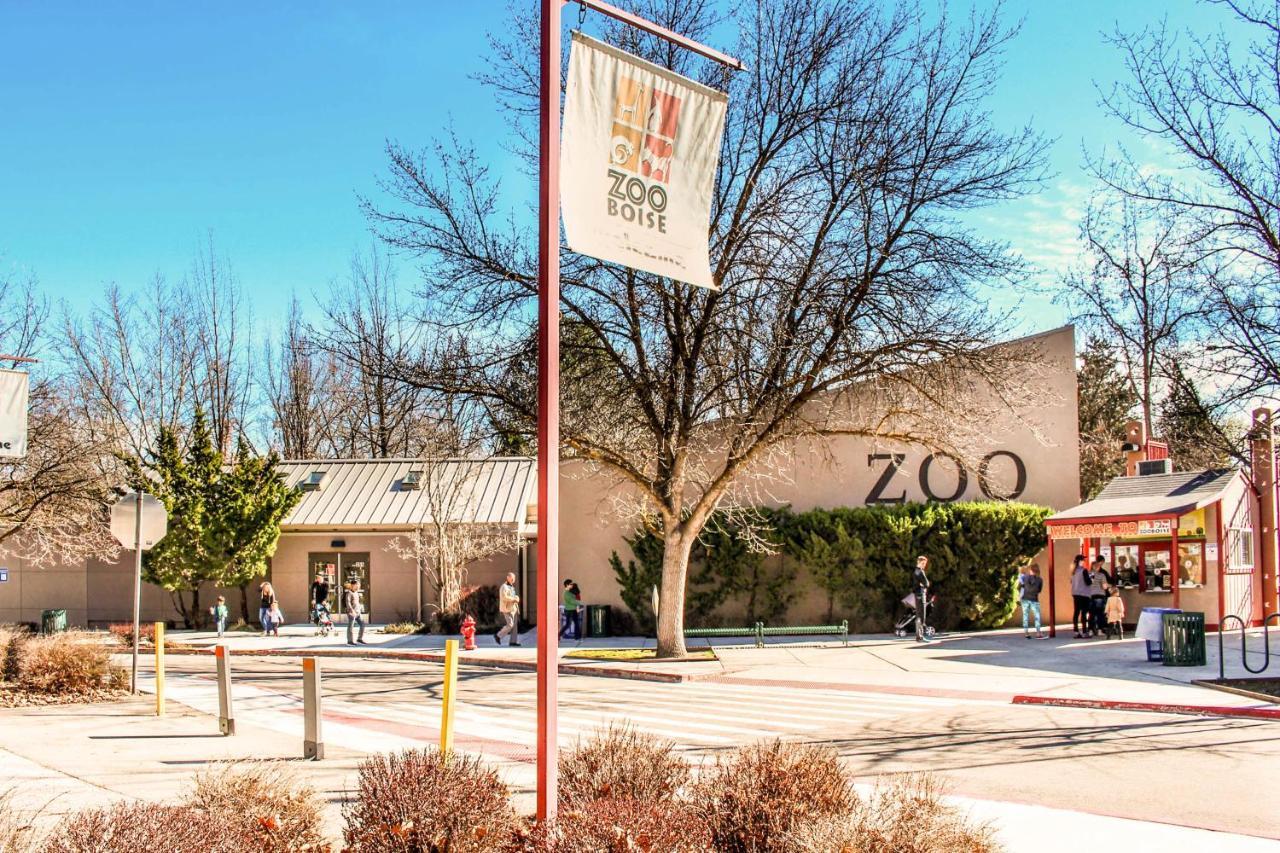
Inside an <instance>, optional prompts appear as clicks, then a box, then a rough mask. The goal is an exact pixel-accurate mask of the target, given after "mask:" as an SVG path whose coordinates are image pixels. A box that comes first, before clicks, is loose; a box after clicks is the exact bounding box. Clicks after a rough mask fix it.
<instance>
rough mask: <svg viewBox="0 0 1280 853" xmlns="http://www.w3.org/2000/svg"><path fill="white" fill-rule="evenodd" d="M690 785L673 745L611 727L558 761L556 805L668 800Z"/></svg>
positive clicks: (579, 805) (686, 771)
mask: <svg viewBox="0 0 1280 853" xmlns="http://www.w3.org/2000/svg"><path fill="white" fill-rule="evenodd" d="M688 782H689V763H688V762H687V761H685V759H684V757H683V756H681V755H680V754H678V753H677V752H676V751H675V744H674V743H673V742H671V741H668V740H663V739H661V738H657V737H654V736H653V735H650V734H646V733H644V732H639V731H636V730H635V729H633V728H631V727H630V726H626V725H623V726H614V725H610V726H609V727H608V728H606V729H604V730H603V731H601V732H598V733H597V734H596V735H595V736H594V737H592V738H591V739H590V740H589V741H587V742H586V743H582V744H579V745H578V746H577V747H576V748H575V749H574V750H573V751H571V752H570V753H569V754H568V755H566V756H564V757H563V758H561V760H560V785H559V796H560V805H561V807H563V808H570V809H572V808H577V807H581V806H582V805H584V804H586V803H589V802H591V801H592V800H599V799H605V798H608V797H613V798H622V799H629V800H640V801H643V802H649V803H653V802H658V801H661V800H671V799H674V798H675V796H676V794H677V793H678V792H679V791H680V789H681V788H683V787H684V786H685V785H686V784H688Z"/></svg>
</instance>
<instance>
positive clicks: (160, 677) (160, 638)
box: [155, 622, 164, 717]
mask: <svg viewBox="0 0 1280 853" xmlns="http://www.w3.org/2000/svg"><path fill="white" fill-rule="evenodd" d="M155 646H156V716H157V717H163V716H164V623H163V622H157V623H156V631H155Z"/></svg>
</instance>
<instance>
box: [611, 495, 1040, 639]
mask: <svg viewBox="0 0 1280 853" xmlns="http://www.w3.org/2000/svg"><path fill="white" fill-rule="evenodd" d="M757 512H758V514H759V516H760V522H761V524H762V525H763V526H765V527H766V528H769V529H770V530H771V531H772V532H771V534H770V537H771V539H772V540H773V541H774V542H775V543H776V548H777V550H778V551H780V555H778V556H772V555H765V554H762V553H759V552H756V551H752V550H751V549H749V548H747V546H746V544H745V542H744V541H743V537H742V536H741V535H740V532H739V531H738V530H737V529H736V528H735V527H734V525H733V524H732V523H730V522H728V521H727V520H725V519H724V518H723V517H722V516H717V517H716V518H714V519H713V520H712V522H710V523H709V524H708V526H707V528H706V530H704V531H703V533H702V535H701V536H700V537H699V541H698V544H697V545H695V547H694V548H693V551H692V552H691V554H690V561H689V585H688V605H687V609H686V611H685V619H686V624H688V625H690V626H695V625H698V624H703V623H706V622H708V621H713V622H722V621H724V619H723V618H717V617H716V616H715V614H716V612H717V611H718V610H719V609H720V608H721V607H722V606H724V605H726V604H727V605H729V606H733V607H735V608H740V609H741V612H742V615H741V616H740V617H739V616H734V617H731V618H730V620H729V621H736V620H738V619H741V620H744V621H745V622H746V623H748V624H749V623H750V622H754V621H755V620H756V619H760V620H763V621H764V622H766V623H770V622H772V623H774V624H786V622H787V609H788V608H789V607H790V605H791V604H792V602H793V601H794V600H795V599H796V598H797V597H798V596H799V594H800V593H801V592H802V591H803V585H804V584H813V586H814V587H816V588H817V589H820V590H822V591H823V592H824V593H825V594H826V596H827V604H828V614H827V621H828V622H835V621H838V620H840V619H848V620H849V622H850V623H851V625H852V626H853V629H854V630H855V631H859V630H872V631H885V630H888V629H889V628H890V627H891V626H892V622H893V618H894V616H895V614H896V613H897V612H898V610H899V609H900V606H899V600H900V599H901V598H902V597H903V596H905V595H906V594H907V593H908V592H909V588H910V581H911V570H912V569H913V568H914V567H915V558H916V556H917V555H920V554H925V555H928V557H929V578H930V580H931V581H932V582H933V584H934V590H935V592H936V593H937V595H938V608H937V609H936V610H935V611H934V613H933V618H932V619H931V621H932V622H933V624H935V625H936V626H938V627H940V628H993V627H998V626H1000V625H1003V624H1005V623H1006V622H1007V621H1008V620H1009V618H1010V617H1011V616H1012V615H1013V610H1014V607H1015V605H1016V604H1017V601H1016V592H1015V588H1014V584H1015V576H1016V574H1017V570H1018V569H1019V568H1020V567H1021V566H1022V565H1023V564H1024V563H1025V562H1026V561H1027V560H1028V559H1030V558H1031V557H1033V556H1035V555H1036V554H1037V553H1039V552H1040V551H1041V550H1042V549H1043V548H1044V546H1045V544H1046V542H1047V539H1046V535H1045V529H1044V520H1045V518H1047V517H1048V515H1049V514H1050V512H1051V510H1049V509H1048V508H1046V507H1040V506H1034V505H1031V504H1021V503H1014V502H1007V501H970V502H956V503H927V504H920V503H914V504H898V505H894V506H867V507H847V508H840V509H813V510H808V511H806V512H793V511H791V510H790V509H786V508H783V509H760V510H757ZM766 532H769V530H766ZM627 543H628V544H629V545H630V546H631V550H632V553H633V554H634V555H635V559H634V560H629V561H627V563H626V565H625V566H624V564H623V562H622V559H621V558H620V557H619V556H618V554H617V553H614V554H613V555H612V556H611V557H610V560H609V563H610V565H611V566H612V568H613V573H614V575H615V577H616V578H617V580H618V586H619V591H620V594H621V597H622V601H623V603H624V604H625V605H626V606H627V608H628V609H629V610H630V611H631V613H632V614H633V615H634V616H635V619H636V621H637V622H638V623H639V625H640V627H641V628H643V629H644V630H645V632H646V633H651V632H652V630H653V615H652V611H651V607H650V604H649V596H650V591H651V589H652V587H653V586H654V585H656V584H658V583H659V581H660V579H661V577H662V538H661V535H660V533H659V532H658V531H656V530H653V529H652V528H642V529H641V530H639V531H637V532H636V534H635V535H633V536H631V537H629V538H628V539H627ZM798 569H804V570H805V571H804V572H803V574H801V573H799V572H798V571H797V570H798Z"/></svg>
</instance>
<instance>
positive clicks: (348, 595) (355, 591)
mask: <svg viewBox="0 0 1280 853" xmlns="http://www.w3.org/2000/svg"><path fill="white" fill-rule="evenodd" d="M342 610H343V612H345V613H346V614H347V645H348V646H354V645H355V644H356V643H361V644H363V645H366V646H367V645H369V644H368V643H367V642H366V641H365V639H364V613H362V612H361V610H360V580H359V578H356V579H354V580H349V581H347V588H346V590H345V591H344V592H343V593H342ZM357 625H358V626H359V627H360V636H359V638H358V639H357V638H356V633H355V631H356V626H357Z"/></svg>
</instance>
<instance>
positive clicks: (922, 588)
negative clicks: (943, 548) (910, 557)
mask: <svg viewBox="0 0 1280 853" xmlns="http://www.w3.org/2000/svg"><path fill="white" fill-rule="evenodd" d="M928 567H929V558H928V557H925V556H923V555H921V556H919V557H916V568H915V571H913V572H912V573H911V592H912V593H913V594H914V595H915V597H916V641H917V642H920V643H927V642H929V629H928V622H927V620H928V614H929V575H928V573H927V572H926V571H925V569H927V568H928Z"/></svg>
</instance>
